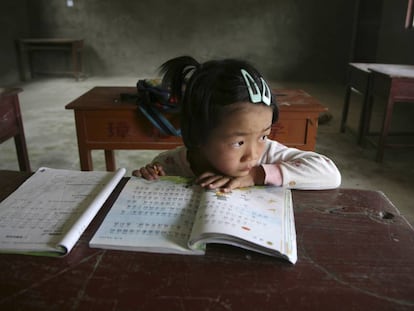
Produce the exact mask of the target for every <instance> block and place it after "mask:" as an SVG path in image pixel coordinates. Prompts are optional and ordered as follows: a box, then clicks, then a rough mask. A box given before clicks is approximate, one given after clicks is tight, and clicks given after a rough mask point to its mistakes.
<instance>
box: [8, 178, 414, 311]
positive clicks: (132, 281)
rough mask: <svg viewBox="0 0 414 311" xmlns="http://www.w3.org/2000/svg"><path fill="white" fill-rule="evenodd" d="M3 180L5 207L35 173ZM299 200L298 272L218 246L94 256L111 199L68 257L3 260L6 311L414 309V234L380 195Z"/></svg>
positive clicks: (324, 194) (327, 194) (316, 195)
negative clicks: (192, 252)
mask: <svg viewBox="0 0 414 311" xmlns="http://www.w3.org/2000/svg"><path fill="white" fill-rule="evenodd" d="M0 176H1V178H0V186H1V188H0V189H1V190H0V192H1V194H0V200H2V199H4V197H5V196H6V195H7V194H8V193H9V192H10V191H12V190H13V188H15V187H16V185H18V184H19V183H20V182H22V180H23V179H24V177H25V176H28V175H27V174H26V175H23V173H15V172H0ZM125 181H126V178H124V179H123V180H122V182H121V183H120V185H119V186H118V188H117V189H116V192H119V191H120V189H121V188H122V186H123V184H124V183H125ZM13 185H14V186H13ZM6 186H7V187H6ZM293 194H294V197H293V198H294V205H295V218H296V231H297V241H298V257H299V260H298V262H297V264H296V265H290V264H289V263H287V262H285V261H281V260H277V259H274V258H271V257H267V256H263V255H260V254H256V253H253V252H248V251H245V250H242V249H238V248H234V247H229V246H217V245H212V246H210V247H208V251H207V254H206V255H205V256H180V255H161V254H146V253H138V252H127V251H109V250H99V249H91V248H89V247H88V242H89V240H90V238H91V236H92V235H93V233H94V232H95V230H96V229H97V228H98V226H99V224H100V223H101V221H102V219H103V217H104V216H105V213H106V212H107V210H108V209H109V207H110V206H111V204H112V203H113V201H114V199H115V195H112V196H111V197H110V199H109V200H108V202H106V204H105V205H104V208H103V210H102V211H101V212H100V213H99V214H98V215H97V217H96V218H95V219H94V221H93V222H92V224H91V225H90V226H89V227H88V229H87V231H86V232H85V233H84V234H83V236H82V237H81V239H80V241H79V242H78V243H77V245H76V247H75V248H74V249H73V250H72V252H71V253H70V254H69V255H68V256H66V257H64V258H47V257H33V256H24V255H4V254H3V255H0V270H1V273H0V309H1V310H112V311H119V310H376V311H377V310H413V309H414V234H413V233H414V231H413V228H412V227H410V225H409V224H408V223H407V222H406V221H405V219H404V218H403V217H401V216H400V215H399V214H398V211H397V209H396V208H395V207H394V206H393V205H392V203H391V202H390V201H389V200H388V199H387V198H386V197H385V196H384V195H383V194H382V193H381V192H375V191H363V190H351V189H337V190H330V191H294V192H293ZM389 213H390V214H389Z"/></svg>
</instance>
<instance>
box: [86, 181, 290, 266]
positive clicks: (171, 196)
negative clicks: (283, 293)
mask: <svg viewBox="0 0 414 311" xmlns="http://www.w3.org/2000/svg"><path fill="white" fill-rule="evenodd" d="M207 243H223V244H231V245H234V246H238V247H242V248H246V249H249V250H253V251H256V252H260V253H263V254H267V255H271V256H276V257H282V258H284V259H287V260H288V261H290V262H291V263H295V262H296V260H297V250H296V231H295V222H294V215H293V207H292V197H291V192H290V190H289V189H286V188H279V187H270V186H262V187H258V186H256V187H249V188H242V189H236V190H233V191H232V192H230V193H223V192H220V191H215V190H214V191H213V190H204V189H203V188H201V187H199V186H196V185H191V184H190V183H189V180H188V179H185V178H181V177H171V176H169V177H161V178H160V179H158V180H156V181H148V180H145V179H142V178H135V177H131V179H130V180H129V181H128V182H127V184H126V185H125V187H124V189H123V190H122V192H121V193H120V195H119V197H118V199H117V200H116V201H115V203H114V205H113V206H112V208H111V209H110V211H109V212H108V214H107V215H106V217H105V219H104V221H103V222H102V224H101V226H100V227H99V229H98V230H97V232H96V233H95V235H94V237H93V238H92V239H91V241H90V243H89V245H90V247H96V248H105V249H118V250H132V251H144V252H158V253H176V254H194V255H202V254H204V253H205V249H206V244H207Z"/></svg>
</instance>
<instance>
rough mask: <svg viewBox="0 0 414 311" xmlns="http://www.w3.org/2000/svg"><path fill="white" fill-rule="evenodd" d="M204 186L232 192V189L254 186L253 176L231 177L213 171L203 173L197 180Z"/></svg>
mask: <svg viewBox="0 0 414 311" xmlns="http://www.w3.org/2000/svg"><path fill="white" fill-rule="evenodd" d="M195 182H196V183H197V184H199V185H200V186H201V187H203V188H207V189H220V190H221V191H223V192H230V191H231V190H232V189H236V188H243V187H250V186H254V180H253V178H252V176H250V175H246V176H241V177H230V176H223V175H217V174H215V173H212V172H206V173H203V174H201V175H200V176H199V177H198V178H197V179H196V181H195Z"/></svg>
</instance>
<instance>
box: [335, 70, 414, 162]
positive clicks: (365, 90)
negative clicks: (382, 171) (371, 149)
mask: <svg viewBox="0 0 414 311" xmlns="http://www.w3.org/2000/svg"><path fill="white" fill-rule="evenodd" d="M353 90H355V91H357V92H359V93H361V94H362V95H363V104H362V107H361V115H360V120H359V126H358V143H359V144H361V143H363V141H364V139H366V138H368V137H369V136H374V135H375V136H379V139H378V142H377V143H376V145H377V156H376V160H377V161H378V162H381V161H382V159H383V156H384V149H385V148H387V147H405V146H414V145H413V144H410V143H400V144H395V143H391V142H389V141H388V138H389V136H391V134H394V135H395V133H390V125H391V118H392V114H393V109H394V105H395V103H397V102H409V103H414V65H395V64H376V63H349V72H348V82H347V86H346V91H345V102H344V107H343V111H342V119H341V132H345V128H346V121H347V117H348V110H349V102H350V96H351V92H352V91H353ZM375 97H382V98H385V100H386V101H387V103H386V107H385V110H384V114H383V120H382V124H381V129H380V132H379V134H373V133H370V124H371V114H372V109H373V104H374V98H375ZM411 134H412V135H414V133H411ZM404 135H405V136H407V133H404Z"/></svg>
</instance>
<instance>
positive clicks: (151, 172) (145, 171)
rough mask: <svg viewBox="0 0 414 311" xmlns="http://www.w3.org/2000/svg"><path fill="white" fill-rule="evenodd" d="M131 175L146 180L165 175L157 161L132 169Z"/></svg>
mask: <svg viewBox="0 0 414 311" xmlns="http://www.w3.org/2000/svg"><path fill="white" fill-rule="evenodd" d="M132 175H133V176H137V177H142V178H145V179H147V180H155V179H158V177H159V176H165V172H164V169H163V168H162V166H161V165H160V164H159V163H152V164H147V165H145V166H143V167H141V168H140V169H139V170H135V171H133V172H132Z"/></svg>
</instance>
